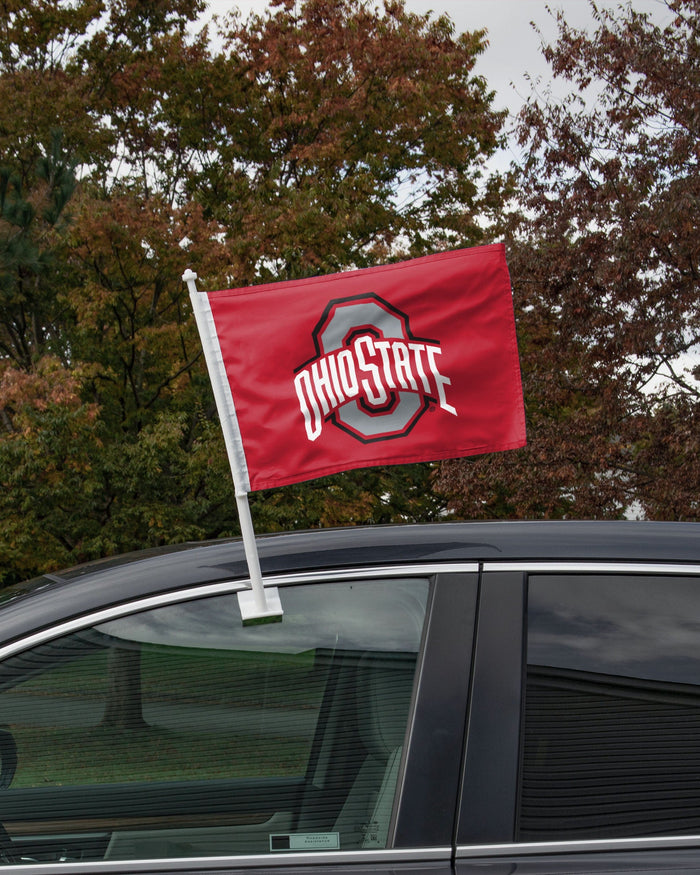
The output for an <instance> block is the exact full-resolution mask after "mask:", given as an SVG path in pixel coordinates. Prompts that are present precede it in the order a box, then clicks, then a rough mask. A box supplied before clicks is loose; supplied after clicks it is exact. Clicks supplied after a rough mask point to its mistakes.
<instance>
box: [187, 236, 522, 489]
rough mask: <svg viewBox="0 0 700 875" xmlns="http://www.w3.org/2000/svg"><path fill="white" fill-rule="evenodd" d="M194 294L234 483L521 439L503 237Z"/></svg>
mask: <svg viewBox="0 0 700 875" xmlns="http://www.w3.org/2000/svg"><path fill="white" fill-rule="evenodd" d="M191 291H192V287H191ZM192 298H193V303H195V304H196V305H197V306H196V307H195V310H196V311H197V308H198V309H199V314H198V317H197V318H198V325H199V329H200V334H202V340H203V343H204V346H205V351H207V349H208V352H207V363H208V366H209V370H210V373H211V376H212V382H213V384H214V388H215V394H216V395H217V406H218V408H219V413H220V415H221V419H222V427H223V429H224V434H225V436H226V439H227V447H228V450H229V457H230V458H232V467H234V465H235V469H236V470H235V471H234V479H236V478H237V480H238V483H237V490H243V491H246V492H247V491H250V490H259V489H269V488H272V487H276V486H284V485H286V484H290V483H298V482H301V481H303V480H309V479H313V478H315V477H322V476H325V475H327V474H334V473H336V472H338V471H346V470H350V469H353V468H364V467H370V466H373V465H396V464H407V463H411V462H420V461H432V460H438V459H446V458H455V457H460V456H470V455H476V454H480V453H488V452H495V451H500V450H508V449H514V448H516V447H520V446H523V445H524V444H525V417H524V411H523V399H522V388H521V382H520V366H519V361H518V352H517V345H516V337H515V322H514V317H513V303H512V297H511V288H510V278H509V275H508V268H507V265H506V260H505V247H504V246H503V245H502V244H496V245H491V246H481V247H476V248H472V249H461V250H455V251H451V252H443V253H439V254H436V255H430V256H427V257H424V258H417V259H412V260H410V261H405V262H400V263H397V264H389V265H384V266H381V267H372V268H368V269H364V270H354V271H348V272H346V273H338V274H331V275H328V276H319V277H314V278H312V279H304V280H294V281H291V282H279V283H271V284H267V285H259V286H251V287H247V288H240V289H229V290H225V291H215V292H207V293H201V292H196V290H195V291H193V292H192ZM195 299H196V300H195ZM217 386H218V390H217ZM233 460H235V462H234V461H233Z"/></svg>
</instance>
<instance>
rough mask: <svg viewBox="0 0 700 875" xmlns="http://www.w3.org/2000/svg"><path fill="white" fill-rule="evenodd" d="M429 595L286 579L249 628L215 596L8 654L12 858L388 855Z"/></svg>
mask: <svg viewBox="0 0 700 875" xmlns="http://www.w3.org/2000/svg"><path fill="white" fill-rule="evenodd" d="M427 591H428V584H427V581H425V580H415V579H409V580H387V581H360V582H348V583H333V584H323V585H314V586H305V585H302V586H293V587H287V588H285V589H284V590H283V591H282V596H283V604H284V611H285V613H284V620H283V622H282V623H279V624H274V625H268V626H246V627H244V626H243V625H242V623H241V618H240V614H239V612H238V604H237V599H236V596H235V595H234V594H231V595H225V596H217V597H212V598H207V599H199V600H194V601H190V602H185V603H182V604H177V605H171V606H166V607H161V608H158V609H155V610H152V611H148V612H142V613H139V614H136V615H132V616H128V617H124V618H121V619H119V620H115V621H112V622H109V623H103V624H101V625H98V626H94V627H92V628H88V629H84V630H82V631H80V632H77V633H74V634H72V635H69V636H66V637H63V638H59V639H56V640H54V641H49V642H47V643H44V644H42V645H39V646H37V647H35V648H33V649H32V650H30V651H27V652H24V653H20V654H18V655H16V656H13V657H10V658H8V659H7V660H6V661H5V662H4V663H1V664H0V710H1V713H2V724H3V726H5V727H6V730H5V732H6V735H5V736H4V739H5V741H7V742H8V744H13V745H14V746H16V770H13V774H12V775H9V774H8V775H6V781H5V783H6V784H9V789H0V803H1V809H0V810H1V811H2V822H3V824H4V827H5V829H6V830H7V833H8V835H9V838H10V844H11V848H10V853H9V854H8V855H6V856H8V858H9V861H10V862H12V861H15V862H16V861H20V862H21V861H30V860H35V861H39V862H43V861H50V862H55V861H58V860H72V861H75V860H96V859H106V860H124V859H149V858H151V859H152V858H172V857H188V856H189V857H192V856H194V857H196V856H220V855H224V856H227V855H235V854H263V853H264V854H275V853H280V852H295V851H299V852H312V851H332V850H344V849H361V848H376V847H385V846H386V845H387V842H388V840H389V828H390V821H391V816H392V809H393V801H394V790H395V787H396V783H397V779H398V774H399V767H400V762H401V755H402V750H403V739H404V735H405V732H406V727H407V723H408V714H409V707H410V702H411V695H412V689H413V678H414V673H415V667H416V660H417V654H418V649H419V643H420V640H421V634H422V626H423V620H424V616H425V609H426V602H427ZM2 743H3V738H0V745H1V744H2ZM1 754H2V749H1V748H0V755H1ZM2 784H3V775H2V773H1V772H0V786H1V785H2Z"/></svg>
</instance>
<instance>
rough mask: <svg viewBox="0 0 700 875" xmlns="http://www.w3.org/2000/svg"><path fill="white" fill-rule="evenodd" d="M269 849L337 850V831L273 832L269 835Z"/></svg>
mask: <svg viewBox="0 0 700 875" xmlns="http://www.w3.org/2000/svg"><path fill="white" fill-rule="evenodd" d="M270 850H271V851H339V850H340V833H339V832H297V833H293V832H292V833H289V832H288V833H274V834H272V835H271V836H270Z"/></svg>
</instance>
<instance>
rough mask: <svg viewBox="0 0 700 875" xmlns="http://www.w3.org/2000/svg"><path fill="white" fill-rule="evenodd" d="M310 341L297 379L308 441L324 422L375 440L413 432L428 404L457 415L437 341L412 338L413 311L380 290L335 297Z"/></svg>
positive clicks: (300, 405) (365, 441) (359, 437)
mask: <svg viewBox="0 0 700 875" xmlns="http://www.w3.org/2000/svg"><path fill="white" fill-rule="evenodd" d="M313 339H314V345H315V347H316V356H314V358H312V359H311V360H310V361H308V362H306V363H305V364H303V365H301V366H300V367H299V368H297V369H296V371H295V377H294V388H295V389H296V393H297V398H298V399H299V407H300V409H301V413H302V415H303V417H304V426H305V428H306V436H307V438H308V439H309V440H310V441H315V440H317V439H318V438H319V437H320V435H321V432H322V431H323V426H324V424H325V423H326V422H330V423H332V424H333V425H335V426H337V427H338V428H340V429H342V430H343V431H345V432H347V433H348V434H350V435H352V436H353V437H354V438H357V440H359V441H362V442H363V443H371V442H372V441H381V440H387V439H389V438H396V437H402V436H403V435H406V434H408V433H409V432H410V431H411V429H412V428H413V426H414V425H415V424H416V423H417V422H418V420H419V419H420V417H421V416H422V415H423V414H424V413H425V411H426V410H428V409H429V408H430V407H431V406H437V407H440V408H442V410H446V411H447V412H448V413H451V414H452V415H453V416H456V415H457V411H456V410H455V408H454V407H453V406H452V405H451V404H449V403H448V401H447V397H446V394H445V387H446V386H450V385H451V382H450V379H449V378H448V377H446V376H445V375H444V374H442V373H441V372H440V369H439V368H438V359H439V357H440V356H441V354H442V350H441V348H440V344H439V343H437V342H436V341H434V340H425V339H423V338H419V337H414V336H413V334H411V330H410V328H409V325H408V316H406V314H405V313H402V312H401V311H400V310H397V309H396V307H392V306H391V304H388V303H387V302H386V301H384V300H383V299H382V298H380V297H378V296H377V295H374V294H367V295H359V296H356V297H350V298H339V299H337V300H335V301H331V302H330V303H329V305H328V306H327V307H326V309H325V311H324V313H323V316H322V317H321V319H320V320H319V322H318V324H317V325H316V327H315V328H314V330H313Z"/></svg>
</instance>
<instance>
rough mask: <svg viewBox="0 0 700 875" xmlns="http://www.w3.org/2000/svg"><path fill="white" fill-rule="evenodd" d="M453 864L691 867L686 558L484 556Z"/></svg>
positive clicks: (466, 870)
mask: <svg viewBox="0 0 700 875" xmlns="http://www.w3.org/2000/svg"><path fill="white" fill-rule="evenodd" d="M479 603H480V611H479V622H478V635H477V642H476V648H475V662H474V681H473V693H472V699H471V704H470V721H469V725H470V729H469V739H468V744H467V749H466V756H465V771H464V777H463V780H464V787H463V791H462V806H461V811H460V819H459V827H458V845H457V851H456V869H457V872H458V873H459V875H474V873H476V872H479V873H488V872H492V873H494V875H496V873H500V872H521V873H528V875H545V873H548V875H553V873H568V872H580V873H583V872H590V873H595V872H601V873H602V872H633V871H634V872H648V873H658V875H660V873H667V872H673V871H683V872H700V569H698V568H697V567H695V566H692V565H682V564H680V563H679V564H676V565H671V564H666V565H662V564H659V563H656V564H649V563H636V564H634V565H633V564H631V563H620V562H616V563H607V564H606V563H601V562H599V563H580V562H579V563H557V564H554V563H529V564H527V565H526V564H523V563H520V564H518V563H513V564H509V565H505V564H502V565H496V564H493V565H486V566H485V567H484V573H483V576H482V581H481V589H480V597H479Z"/></svg>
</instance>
